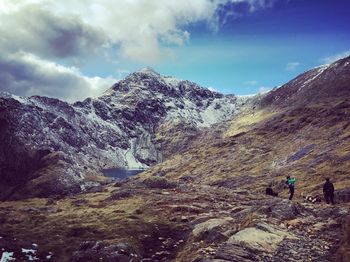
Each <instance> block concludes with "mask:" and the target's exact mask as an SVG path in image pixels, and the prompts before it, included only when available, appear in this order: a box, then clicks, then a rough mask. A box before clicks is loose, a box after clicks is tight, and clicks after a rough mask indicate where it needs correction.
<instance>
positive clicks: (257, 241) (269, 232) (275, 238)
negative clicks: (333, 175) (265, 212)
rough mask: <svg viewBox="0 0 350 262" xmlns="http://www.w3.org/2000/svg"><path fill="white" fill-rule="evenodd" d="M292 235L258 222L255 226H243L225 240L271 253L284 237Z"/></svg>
mask: <svg viewBox="0 0 350 262" xmlns="http://www.w3.org/2000/svg"><path fill="white" fill-rule="evenodd" d="M286 237H289V238H292V237H293V235H292V234H291V233H288V232H286V231H284V230H281V229H278V228H276V227H274V226H271V225H269V224H266V223H259V224H257V225H256V226H255V227H248V228H245V229H243V230H241V231H239V232H238V233H236V234H235V235H233V236H231V237H230V239H229V240H228V241H227V242H228V243H232V244H238V243H240V244H242V245H243V246H246V247H248V248H250V249H253V250H256V251H261V252H269V253H273V252H275V251H276V249H277V247H278V245H279V244H280V243H281V242H282V241H283V239H284V238H286Z"/></svg>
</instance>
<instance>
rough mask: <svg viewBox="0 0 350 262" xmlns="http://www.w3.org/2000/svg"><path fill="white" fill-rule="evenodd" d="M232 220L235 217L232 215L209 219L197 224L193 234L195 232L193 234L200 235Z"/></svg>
mask: <svg viewBox="0 0 350 262" xmlns="http://www.w3.org/2000/svg"><path fill="white" fill-rule="evenodd" d="M232 220H233V219H232V218H231V217H226V218H213V219H209V220H207V221H205V222H203V223H200V224H197V225H196V226H195V227H194V229H193V231H192V234H193V236H195V237H198V236H200V235H201V234H203V233H204V232H206V231H210V230H213V229H216V228H218V227H221V226H223V225H225V224H227V223H228V222H230V221H232Z"/></svg>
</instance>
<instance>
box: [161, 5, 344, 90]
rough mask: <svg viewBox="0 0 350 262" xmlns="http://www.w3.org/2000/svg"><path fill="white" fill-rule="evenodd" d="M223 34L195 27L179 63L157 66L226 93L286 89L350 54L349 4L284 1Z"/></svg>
mask: <svg viewBox="0 0 350 262" xmlns="http://www.w3.org/2000/svg"><path fill="white" fill-rule="evenodd" d="M218 30H219V31H218V32H211V31H210V30H208V28H206V27H203V26H201V25H198V26H192V27H190V28H189V31H190V32H191V40H190V41H189V43H188V44H187V45H186V46H184V47H181V48H178V49H177V51H176V53H177V57H176V59H175V61H172V62H166V63H163V64H161V65H155V66H154V67H155V68H156V69H157V70H158V71H160V72H161V73H164V74H171V75H175V76H177V77H180V78H185V79H191V80H193V81H194V82H198V83H200V84H202V85H204V86H207V87H208V86H210V87H214V88H216V89H217V90H219V91H220V92H224V93H234V94H241V95H244V94H252V93H257V92H259V89H264V87H265V88H271V87H274V86H278V85H281V84H283V83H286V82H287V81H289V80H291V79H292V78H294V77H295V76H296V75H298V74H300V73H302V72H303V71H305V70H308V69H310V68H312V67H315V66H318V65H320V64H323V63H325V62H327V61H324V60H325V59H326V58H327V57H332V56H334V55H337V54H342V53H344V52H346V51H350V1H339V0H338V1H332V0H319V1H315V0H308V1H307V0H294V1H293V0H291V1H289V2H285V1H281V2H278V3H276V4H275V5H274V6H273V7H272V8H266V9H263V10H259V11H258V12H255V13H250V14H249V13H248V14H245V15H243V16H242V17H239V18H235V17H231V18H229V20H228V21H227V22H226V23H225V24H224V25H221V26H220V28H219V29H218ZM349 55H350V53H349ZM288 64H289V65H290V66H289V67H288Z"/></svg>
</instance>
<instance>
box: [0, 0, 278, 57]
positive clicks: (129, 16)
mask: <svg viewBox="0 0 350 262" xmlns="http://www.w3.org/2000/svg"><path fill="white" fill-rule="evenodd" d="M275 1H276V0H191V1H189V0H177V1H158V0H133V1H130V0H119V1H114V0H99V1H84V0H65V1H54V0H22V1H8V0H0V33H1V35H2V36H3V37H2V41H1V42H0V47H2V48H4V46H6V47H7V48H6V49H8V48H10V49H11V50H13V51H18V50H24V51H27V52H34V53H36V54H37V55H39V56H43V55H45V56H48V55H52V56H58V57H65V56H71V55H79V54H83V55H86V54H87V53H89V52H91V51H92V50H94V49H96V48H98V47H102V46H104V47H108V46H110V45H117V46H119V49H118V52H119V54H120V55H122V56H124V57H127V58H129V59H132V60H135V61H141V62H147V63H156V62H158V61H161V60H163V59H168V58H169V57H170V58H171V57H172V56H173V53H172V52H171V50H170V49H168V48H166V47H167V46H168V45H179V46H181V45H184V44H185V43H186V42H187V41H188V40H189V38H190V33H189V32H188V31H186V30H184V29H183V27H184V26H186V25H189V24H191V23H195V22H200V21H204V22H206V23H207V24H208V26H211V27H212V28H214V27H216V28H217V27H218V23H220V21H219V19H218V15H217V13H216V12H217V10H218V9H220V8H221V7H222V6H224V5H227V4H231V5H238V4H242V3H244V4H245V5H246V6H247V8H249V10H250V12H253V11H255V10H257V9H260V8H264V7H270V6H271V5H272V4H273V3H274V2H275ZM233 15H239V10H237V12H235V13H234V14H233ZM14 29H15V30H14ZM11 43H12V45H11Z"/></svg>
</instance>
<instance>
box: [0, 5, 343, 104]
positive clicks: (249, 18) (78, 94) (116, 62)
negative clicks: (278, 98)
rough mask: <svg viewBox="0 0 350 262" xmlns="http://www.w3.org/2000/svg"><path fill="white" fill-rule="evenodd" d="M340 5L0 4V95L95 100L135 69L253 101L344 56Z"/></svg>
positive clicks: (341, 8)
mask: <svg viewBox="0 0 350 262" xmlns="http://www.w3.org/2000/svg"><path fill="white" fill-rule="evenodd" d="M349 10H350V1H348V0H317V1H316V0H315V1H314V0H176V1H175V0H174V1H173V0H166V1H159V0H117V1H116V0H65V1H55V0H18V1H13V0H0V91H7V92H10V93H13V94H17V95H24V96H30V95H45V96H50V97H57V98H61V99H64V100H68V101H75V100H77V99H84V98H85V97H88V96H97V95H99V94H101V93H102V92H103V91H104V90H105V89H107V88H108V87H109V86H110V85H111V84H112V83H114V82H115V81H117V80H118V79H121V78H123V77H125V76H126V75H127V74H129V73H131V72H134V71H136V70H138V69H140V68H143V67H145V66H151V67H153V68H154V69H155V70H157V71H158V72H160V73H161V74H164V75H172V76H175V77H177V78H180V79H188V80H191V81H194V82H197V83H199V84H201V85H203V86H205V87H210V88H215V89H216V90H218V91H220V92H223V93H234V94H238V95H245V94H253V93H257V92H261V91H264V90H267V89H269V88H272V87H274V86H278V85H280V84H283V83H285V82H286V81H288V80H290V79H291V78H293V77H294V76H296V75H297V74H299V73H301V72H303V71H305V70H307V69H309V68H311V67H315V66H318V65H320V64H324V63H330V62H332V61H334V60H335V59H337V58H341V57H344V56H347V55H350V27H349V25H350V16H349Z"/></svg>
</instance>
